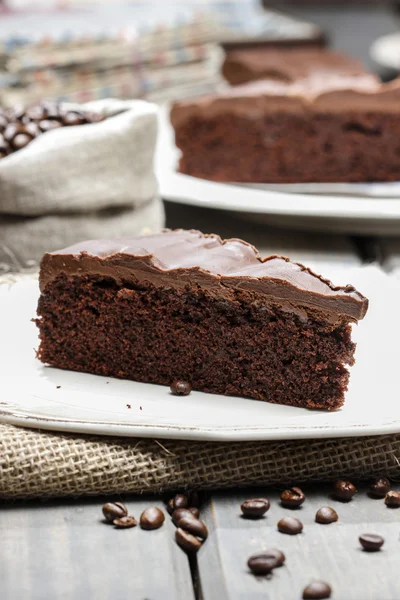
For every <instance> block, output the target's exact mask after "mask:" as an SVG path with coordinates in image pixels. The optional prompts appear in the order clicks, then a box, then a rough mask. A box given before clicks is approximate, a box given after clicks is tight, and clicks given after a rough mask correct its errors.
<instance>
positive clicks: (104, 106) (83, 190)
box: [0, 99, 157, 216]
mask: <svg viewBox="0 0 400 600" xmlns="http://www.w3.org/2000/svg"><path fill="white" fill-rule="evenodd" d="M66 106H67V107H69V108H71V109H73V108H75V107H76V106H77V105H74V104H68V105H66ZM78 106H79V107H80V108H83V109H84V110H88V111H93V112H98V113H101V114H104V115H106V116H109V117H110V118H108V119H106V120H105V121H101V122H100V123H93V124H90V125H79V126H75V127H62V128H60V129H54V130H52V131H48V132H46V133H45V134H43V135H40V136H39V137H37V138H36V139H35V140H33V141H32V142H31V143H30V144H29V145H28V146H27V147H26V148H24V149H22V150H19V151H18V152H15V153H13V154H11V155H10V156H7V157H6V158H3V159H1V160H0V213H7V214H13V215H26V216H34V215H45V214H51V213H61V212H87V211H93V210H100V209H103V208H109V207H120V206H129V207H131V208H132V207H134V208H138V207H140V206H143V205H144V204H146V203H147V202H149V201H150V200H151V199H153V198H154V197H155V195H156V192H157V182H156V178H155V175H154V171H153V155H154V150H155V144H156V135H157V109H156V107H155V105H153V104H150V103H148V102H144V101H141V100H132V101H122V100H114V99H108V100H99V101H95V102H89V103H87V104H83V105H78Z"/></svg>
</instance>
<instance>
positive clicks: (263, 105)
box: [171, 71, 400, 183]
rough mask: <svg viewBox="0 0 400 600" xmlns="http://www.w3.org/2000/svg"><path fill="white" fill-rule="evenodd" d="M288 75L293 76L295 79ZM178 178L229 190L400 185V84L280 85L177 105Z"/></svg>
mask: <svg viewBox="0 0 400 600" xmlns="http://www.w3.org/2000/svg"><path fill="white" fill-rule="evenodd" d="M288 73H289V71H288ZM171 122H172V125H173V127H174V129H175V139H176V145H177V147H178V148H179V149H180V150H181V151H182V156H181V159H180V163H179V170H180V171H181V172H182V173H185V174H187V175H192V176H194V177H201V178H204V179H210V180H214V181H222V182H242V183H300V182H367V181H397V180H399V179H400V79H398V80H395V81H394V82H391V83H386V84H382V83H380V81H379V80H378V79H377V78H376V77H375V76H374V75H369V74H365V73H359V74H356V73H353V74H344V73H340V74H335V73H333V72H331V73H330V74H329V73H327V74H325V75H322V74H321V72H314V71H310V72H308V73H304V75H303V76H302V77H299V78H295V79H293V80H289V79H288V80H285V79H284V78H281V79H279V77H277V78H275V79H274V80H273V79H268V80H266V79H265V80H261V81H255V82H252V83H248V84H244V85H238V86H235V87H231V88H229V89H227V90H224V91H222V92H219V93H217V94H213V95H208V96H202V97H200V98H192V99H187V100H183V101H181V102H177V103H175V105H174V106H173V108H172V111H171Z"/></svg>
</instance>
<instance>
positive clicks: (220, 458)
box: [0, 425, 400, 498]
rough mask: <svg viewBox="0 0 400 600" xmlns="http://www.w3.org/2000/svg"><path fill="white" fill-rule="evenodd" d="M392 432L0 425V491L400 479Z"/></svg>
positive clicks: (397, 439) (57, 492)
mask: <svg viewBox="0 0 400 600" xmlns="http://www.w3.org/2000/svg"><path fill="white" fill-rule="evenodd" d="M399 458H400V434H397V435H385V436H381V437H364V438H363V437H357V438H347V439H330V440H304V441H293V442H238V443H210V442H185V441H176V440H159V441H158V440H148V439H127V438H120V439H118V438H109V437H104V438H101V437H95V436H84V435H80V436H78V435H67V434H61V433H51V432H44V431H35V430H30V429H22V428H19V427H13V426H12V425H0V497H3V498H34V497H46V496H47V497H50V496H75V495H87V494H113V493H122V492H130V493H134V494H140V493H143V492H147V493H149V492H155V493H158V492H165V491H169V490H176V489H180V488H188V487H194V488H198V489H212V488H226V487H233V486H250V485H267V484H287V483H301V482H307V481H326V480H330V479H335V478H337V477H344V478H350V479H357V480H358V479H366V478H369V477H373V476H376V475H387V476H389V477H390V478H391V479H392V480H400V466H399V465H400V462H399Z"/></svg>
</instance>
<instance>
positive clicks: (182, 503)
mask: <svg viewBox="0 0 400 600" xmlns="http://www.w3.org/2000/svg"><path fill="white" fill-rule="evenodd" d="M174 507H175V509H177V508H189V499H188V497H187V496H186V494H176V496H175V498H174Z"/></svg>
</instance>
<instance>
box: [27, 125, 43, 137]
mask: <svg viewBox="0 0 400 600" xmlns="http://www.w3.org/2000/svg"><path fill="white" fill-rule="evenodd" d="M24 133H27V134H29V135H30V136H31V137H32V138H35V137H36V136H38V135H39V134H40V129H39V126H38V124H37V123H27V124H26V125H25V126H24Z"/></svg>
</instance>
